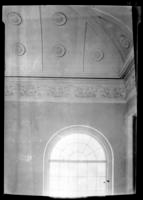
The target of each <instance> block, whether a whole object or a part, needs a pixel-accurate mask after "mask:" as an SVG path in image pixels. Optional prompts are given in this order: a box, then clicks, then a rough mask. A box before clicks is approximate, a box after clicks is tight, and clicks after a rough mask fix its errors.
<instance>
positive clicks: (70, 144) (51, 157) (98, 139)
mask: <svg viewBox="0 0 143 200" xmlns="http://www.w3.org/2000/svg"><path fill="white" fill-rule="evenodd" d="M112 159H113V158H112V150H111V148H110V145H109V143H108V141H107V140H106V139H105V137H103V135H101V134H100V133H99V132H97V131H96V130H95V129H93V128H89V127H85V126H71V127H68V128H65V129H63V130H62V131H60V132H58V133H57V134H56V136H55V137H53V138H52V139H51V140H50V141H49V142H48V144H47V145H46V149H45V152H44V160H43V161H44V162H43V164H44V176H43V184H44V191H43V193H44V195H48V196H53V197H84V196H100V195H108V194H111V193H112V176H113V173H112V171H113V170H112V167H113V166H112Z"/></svg>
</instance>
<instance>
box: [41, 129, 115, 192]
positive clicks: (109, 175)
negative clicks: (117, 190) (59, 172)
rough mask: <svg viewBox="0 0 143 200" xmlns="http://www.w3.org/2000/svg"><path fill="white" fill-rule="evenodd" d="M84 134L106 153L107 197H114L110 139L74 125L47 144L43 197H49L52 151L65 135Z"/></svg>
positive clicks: (44, 161) (57, 134) (44, 156)
mask: <svg viewBox="0 0 143 200" xmlns="http://www.w3.org/2000/svg"><path fill="white" fill-rule="evenodd" d="M78 132H79V133H82V134H86V135H89V136H91V137H93V138H95V140H96V141H98V142H99V144H101V146H102V147H103V149H104V151H105V155H106V159H107V167H106V175H107V177H106V178H107V191H108V193H107V195H113V193H114V154H113V149H112V147H111V144H110V143H109V141H108V139H107V138H106V137H105V136H104V135H103V134H102V133H101V132H100V131H98V130H97V129H95V128H93V127H90V126H85V125H72V126H68V127H65V128H63V129H60V130H59V131H57V132H56V133H55V134H53V136H52V137H51V138H50V139H49V141H48V142H47V143H46V146H45V149H44V153H43V195H44V196H45V195H47V188H48V179H47V178H46V177H48V172H49V164H50V162H49V160H50V155H51V152H52V149H53V148H54V146H55V144H56V143H57V142H58V141H59V140H60V139H61V138H63V137H64V136H65V135H69V134H73V133H76V134H77V133H78ZM108 180H109V182H108Z"/></svg>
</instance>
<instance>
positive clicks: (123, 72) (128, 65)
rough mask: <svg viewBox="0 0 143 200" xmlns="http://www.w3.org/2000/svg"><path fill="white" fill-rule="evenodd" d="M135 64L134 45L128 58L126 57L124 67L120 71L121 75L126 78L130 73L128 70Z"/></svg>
mask: <svg viewBox="0 0 143 200" xmlns="http://www.w3.org/2000/svg"><path fill="white" fill-rule="evenodd" d="M133 66H134V50H133V47H132V49H131V51H130V53H129V55H128V58H127V59H126V61H125V63H124V65H123V67H122V70H121V72H120V75H119V76H120V77H121V78H124V77H126V75H127V74H128V72H129V71H130V69H131V68H132V67H133Z"/></svg>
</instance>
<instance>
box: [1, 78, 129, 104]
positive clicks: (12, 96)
mask: <svg viewBox="0 0 143 200" xmlns="http://www.w3.org/2000/svg"><path fill="white" fill-rule="evenodd" d="M44 80H45V79H44ZM83 82H84V81H83ZM97 82H98V81H97ZM97 82H96V83H97ZM107 82H108V81H107ZM96 83H94V81H93V82H92V81H91V82H90V81H89V83H87V84H86V82H84V83H83V84H82V83H80V82H77V83H76V82H72V83H71V82H70V81H66V82H60V83H59V82H57V80H54V81H53V80H51V81H50V80H45V81H43V80H39V79H38V80H36V79H35V80H34V81H33V80H31V81H28V82H26V81H24V80H21V79H20V80H19V81H18V80H15V79H8V78H6V82H5V99H6V100H14V101H20V100H23V101H25V100H28V101H29V100H30V101H31V100H32V101H36V100H38V101H47V102H48V101H49V102H52V101H53V102H55V101H56V102H58V101H61V102H62V101H64V102H96V101H98V102H102V101H107V102H108V101H109V102H111V101H115V102H124V101H125V97H126V91H125V88H124V84H119V83H117V84H108V83H107V84H106V83H101V82H100V81H99V82H98V83H97V84H96Z"/></svg>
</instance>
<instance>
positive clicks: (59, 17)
mask: <svg viewBox="0 0 143 200" xmlns="http://www.w3.org/2000/svg"><path fill="white" fill-rule="evenodd" d="M53 22H54V23H55V24H56V25H58V26H62V25H64V24H66V22H67V17H66V15H65V14H64V13H62V12H56V13H55V14H54V15H53Z"/></svg>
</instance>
